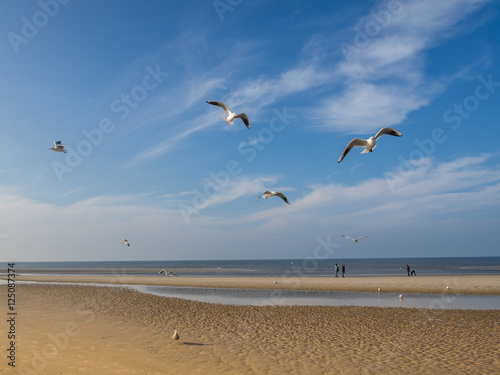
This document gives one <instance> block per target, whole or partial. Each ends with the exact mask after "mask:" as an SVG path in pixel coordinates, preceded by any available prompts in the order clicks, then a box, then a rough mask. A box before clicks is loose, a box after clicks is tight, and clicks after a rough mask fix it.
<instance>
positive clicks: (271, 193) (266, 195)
mask: <svg viewBox="0 0 500 375" xmlns="http://www.w3.org/2000/svg"><path fill="white" fill-rule="evenodd" d="M274 196H276V197H280V198H281V199H283V200H284V201H285V202H286V203H288V204H290V202H289V201H288V198H287V197H285V194H283V193H277V192H275V191H269V190H266V191H265V192H263V193H262V194H261V195H260V196H259V198H257V199H256V200H257V201H258V200H259V199H260V197H264V199H269V198H271V197H274Z"/></svg>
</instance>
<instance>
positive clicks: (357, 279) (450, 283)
mask: <svg viewBox="0 0 500 375" xmlns="http://www.w3.org/2000/svg"><path fill="white" fill-rule="evenodd" d="M0 279H3V280H6V279H7V277H6V276H1V277H0ZM16 281H30V282H57V283H91V284H92V283H94V284H122V285H153V286H179V287H194V288H230V289H232V288H236V289H275V290H315V291H345V292H377V291H378V288H380V289H381V291H382V292H387V293H423V294H450V295H453V294H475V295H500V275H452V276H444V275H443V276H416V277H408V276H350V277H345V278H341V277H339V278H335V277H333V276H314V277H268V276H266V277H260V276H252V277H245V276H241V277H239V276H238V277H228V276H212V277H211V276H195V277H192V276H180V277H174V276H170V277H166V276H163V275H157V276H130V275H120V274H116V275H109V276H97V275H92V276H90V275H89V276H80V275H25V274H17V277H16Z"/></svg>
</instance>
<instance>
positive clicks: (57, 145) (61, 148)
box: [49, 141, 68, 153]
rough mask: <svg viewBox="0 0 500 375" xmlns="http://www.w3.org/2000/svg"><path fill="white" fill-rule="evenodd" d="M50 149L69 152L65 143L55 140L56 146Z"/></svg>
mask: <svg viewBox="0 0 500 375" xmlns="http://www.w3.org/2000/svg"><path fill="white" fill-rule="evenodd" d="M49 150H53V151H57V152H64V153H67V152H68V151H66V150H65V149H64V145H62V144H61V141H55V142H54V147H51V148H49Z"/></svg>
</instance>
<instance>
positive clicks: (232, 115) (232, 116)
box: [207, 100, 250, 129]
mask: <svg viewBox="0 0 500 375" xmlns="http://www.w3.org/2000/svg"><path fill="white" fill-rule="evenodd" d="M207 103H208V104H212V105H216V106H218V107H221V108H222V109H223V110H224V112H226V114H227V116H224V120H225V121H226V124H231V125H234V122H233V120H235V119H237V118H240V119H241V120H242V121H243V122H244V123H245V125H246V126H247V128H248V129H250V121H248V116H247V115H246V114H244V113H240V114H236V113H233V112H231V110H230V109H229V107H228V106H227V105H225V104H224V103H222V102H216V101H213V100H207Z"/></svg>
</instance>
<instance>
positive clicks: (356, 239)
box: [342, 235, 370, 243]
mask: <svg viewBox="0 0 500 375" xmlns="http://www.w3.org/2000/svg"><path fill="white" fill-rule="evenodd" d="M342 237H345V238H349V239H350V240H353V241H354V243H357V242H358V241H359V240H362V239H363V238H368V237H370V236H365V237H358V238H352V237H348V236H344V235H342Z"/></svg>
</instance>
